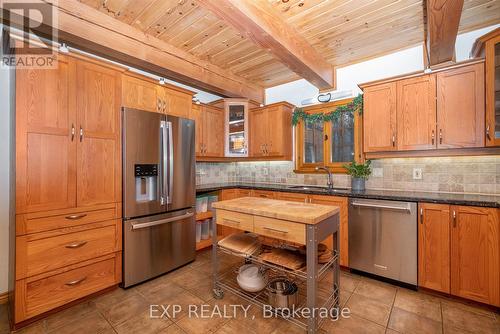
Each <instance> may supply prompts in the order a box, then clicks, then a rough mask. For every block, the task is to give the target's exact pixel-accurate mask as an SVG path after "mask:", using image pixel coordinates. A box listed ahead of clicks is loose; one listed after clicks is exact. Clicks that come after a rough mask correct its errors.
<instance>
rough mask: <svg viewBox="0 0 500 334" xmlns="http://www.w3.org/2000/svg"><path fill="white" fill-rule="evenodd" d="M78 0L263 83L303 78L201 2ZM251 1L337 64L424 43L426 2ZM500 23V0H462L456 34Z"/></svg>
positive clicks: (272, 83) (401, 0)
mask: <svg viewBox="0 0 500 334" xmlns="http://www.w3.org/2000/svg"><path fill="white" fill-rule="evenodd" d="M80 1H81V2H83V3H85V4H87V5H89V6H91V7H93V8H96V9H98V10H100V11H103V12H105V13H107V14H108V15H110V16H113V17H115V18H116V19H118V20H120V21H123V22H125V23H127V24H130V25H132V26H134V27H136V28H138V29H140V30H141V31H143V32H145V33H147V34H150V35H153V36H155V37H158V38H159V39H162V40H164V41H165V42H167V43H170V44H172V45H174V46H176V47H178V48H181V49H183V50H185V51H187V52H189V53H191V54H193V55H195V56H197V57H199V58H201V59H204V60H207V61H209V62H211V63H213V64H214V65H217V66H219V67H221V68H224V69H228V70H229V71H231V72H233V73H234V74H236V75H239V76H242V77H244V78H246V79H248V80H250V81H253V82H255V83H256V84H258V85H261V86H264V87H270V86H274V85H277V84H281V83H285V82H289V81H293V80H297V79H299V77H298V76H297V74H295V73H294V72H292V71H291V70H290V69H289V68H288V67H287V66H286V65H284V64H282V63H281V62H280V61H279V60H278V59H276V58H274V57H273V55H272V54H271V53H270V52H268V51H267V50H265V49H262V48H260V47H258V46H256V45H255V44H254V43H253V42H252V41H250V40H249V39H248V38H246V37H245V36H244V35H242V34H240V33H238V32H237V31H236V30H235V29H233V28H232V27H230V26H228V25H227V24H226V23H224V22H223V21H221V20H220V19H219V18H218V17H217V16H215V15H214V14H213V13H211V12H210V11H208V10H207V9H205V8H203V7H202V6H200V5H199V2H198V1H202V0H80ZM241 1H247V0H241ZM249 1H269V3H270V4H271V5H272V6H273V7H274V8H275V9H276V11H277V12H279V14H280V16H281V17H282V18H283V20H284V21H285V22H287V23H288V24H290V25H291V26H293V27H294V28H295V29H296V30H297V31H298V32H299V33H300V34H302V35H303V36H304V37H305V38H306V39H307V40H308V41H309V43H311V44H312V46H313V47H314V48H315V49H317V50H319V52H320V54H321V55H323V57H324V58H325V59H326V60H327V61H329V62H330V63H331V64H332V65H333V66H336V67H341V66H345V65H348V64H352V63H356V62H359V61H363V60H366V59H370V58H373V57H377V56H380V55H383V54H387V53H391V52H394V51H397V50H401V49H404V48H408V47H411V46H415V45H417V44H420V43H422V42H423V41H424V10H423V5H422V3H423V1H422V0H249ZM499 22H500V0H465V1H464V6H463V11H462V16H461V20H460V26H459V33H463V32H467V31H471V30H475V29H478V28H482V27H485V26H489V25H492V24H495V23H499Z"/></svg>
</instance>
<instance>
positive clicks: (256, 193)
mask: <svg viewBox="0 0 500 334" xmlns="http://www.w3.org/2000/svg"><path fill="white" fill-rule="evenodd" d="M253 197H262V198H270V199H274V198H276V194H275V193H274V192H273V191H267V190H254V191H253Z"/></svg>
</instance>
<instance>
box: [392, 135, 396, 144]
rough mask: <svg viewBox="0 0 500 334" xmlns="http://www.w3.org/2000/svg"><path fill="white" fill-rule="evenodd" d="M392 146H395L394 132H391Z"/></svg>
mask: <svg viewBox="0 0 500 334" xmlns="http://www.w3.org/2000/svg"><path fill="white" fill-rule="evenodd" d="M392 146H393V147H396V135H395V134H394V133H393V134H392Z"/></svg>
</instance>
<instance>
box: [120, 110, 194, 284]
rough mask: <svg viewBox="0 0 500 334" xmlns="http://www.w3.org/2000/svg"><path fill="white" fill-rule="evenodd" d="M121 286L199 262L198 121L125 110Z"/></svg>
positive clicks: (123, 119)
mask: <svg viewBox="0 0 500 334" xmlns="http://www.w3.org/2000/svg"><path fill="white" fill-rule="evenodd" d="M122 122H123V218H124V219H123V283H122V285H123V286H124V287H129V286H131V285H134V284H137V283H140V282H143V281H145V280H147V279H150V278H153V277H155V276H159V275H161V274H163V273H166V272H168V271H171V270H173V269H175V268H177V267H180V266H182V265H184V264H186V263H188V262H190V261H192V260H194V258H195V252H196V251H195V248H196V245H195V213H194V206H195V197H196V189H195V187H196V186H195V146H194V145H195V143H194V135H195V132H194V131H195V125H194V121H192V120H189V119H184V118H179V117H174V116H167V115H163V114H158V113H152V112H147V111H141V110H135V109H129V108H123V109H122Z"/></svg>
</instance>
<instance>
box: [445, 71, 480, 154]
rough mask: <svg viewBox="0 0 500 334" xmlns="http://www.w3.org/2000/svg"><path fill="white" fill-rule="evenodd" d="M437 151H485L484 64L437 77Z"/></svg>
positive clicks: (448, 72)
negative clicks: (481, 149) (468, 149)
mask: <svg viewBox="0 0 500 334" xmlns="http://www.w3.org/2000/svg"><path fill="white" fill-rule="evenodd" d="M436 83H437V131H438V133H437V138H438V141H437V147H438V148H465V147H484V144H485V142H484V117H485V109H484V64H483V63H479V64H474V65H469V66H464V67H458V68H455V69H451V70H447V71H443V72H439V73H437V78H436Z"/></svg>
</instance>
